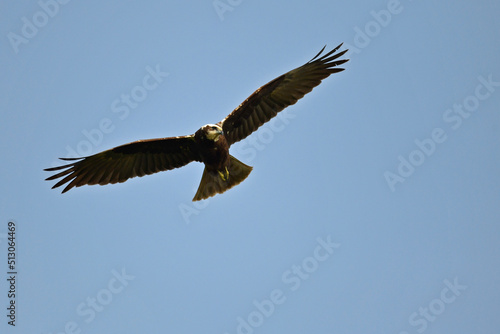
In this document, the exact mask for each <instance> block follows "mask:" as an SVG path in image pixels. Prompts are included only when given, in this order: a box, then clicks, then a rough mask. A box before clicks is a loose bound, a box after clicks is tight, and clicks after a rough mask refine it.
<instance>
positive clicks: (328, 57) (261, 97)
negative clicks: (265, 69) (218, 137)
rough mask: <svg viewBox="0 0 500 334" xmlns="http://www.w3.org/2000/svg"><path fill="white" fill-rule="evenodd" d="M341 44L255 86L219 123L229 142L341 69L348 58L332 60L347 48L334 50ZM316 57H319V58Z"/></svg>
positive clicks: (244, 134) (232, 141)
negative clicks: (260, 85)
mask: <svg viewBox="0 0 500 334" xmlns="http://www.w3.org/2000/svg"><path fill="white" fill-rule="evenodd" d="M341 46H342V44H340V45H339V46H337V47H336V48H335V49H333V50H332V51H330V52H328V53H327V54H325V55H323V56H321V57H320V55H321V53H323V50H324V49H325V47H323V49H321V51H320V52H319V53H318V54H317V55H316V56H315V57H314V58H313V59H311V60H310V61H309V62H307V63H306V64H304V65H303V66H300V67H298V68H296V69H294V70H291V71H290V72H288V73H285V74H283V75H281V76H279V77H278V78H276V79H274V80H272V81H271V82H269V83H267V84H265V85H264V86H262V87H260V88H259V89H257V90H256V91H255V92H254V93H253V94H252V95H250V97H249V98H247V99H246V100H245V101H244V102H243V103H242V104H240V105H239V106H238V107H237V108H236V109H234V111H233V112H232V113H231V114H229V115H228V116H227V117H226V118H225V119H224V120H223V121H221V122H219V123H218V124H219V125H221V126H222V129H223V130H224V136H225V137H226V140H227V142H228V144H229V145H231V144H233V143H236V142H238V141H240V140H242V139H244V138H246V137H247V136H249V135H250V134H251V133H252V132H254V131H255V130H257V129H258V128H259V127H260V126H261V125H262V124H264V123H266V122H267V121H269V120H270V119H271V118H273V117H274V116H276V115H277V113H278V112H280V111H281V110H283V109H285V108H286V107H288V106H289V105H292V104H294V103H295V102H297V101H298V100H299V99H301V98H302V97H303V96H304V95H306V94H307V93H309V92H310V91H311V90H312V89H313V88H314V87H316V86H317V85H319V84H320V83H321V80H323V79H325V78H326V77H328V76H329V75H330V74H332V73H336V72H340V71H343V70H344V69H343V68H338V67H337V66H338V65H341V64H343V63H345V62H347V61H348V59H341V60H335V59H337V58H339V57H340V56H342V55H343V54H345V53H346V52H347V50H345V51H342V52H339V53H335V52H336V51H337V50H338V49H339V48H340V47H341ZM318 57H319V58H318Z"/></svg>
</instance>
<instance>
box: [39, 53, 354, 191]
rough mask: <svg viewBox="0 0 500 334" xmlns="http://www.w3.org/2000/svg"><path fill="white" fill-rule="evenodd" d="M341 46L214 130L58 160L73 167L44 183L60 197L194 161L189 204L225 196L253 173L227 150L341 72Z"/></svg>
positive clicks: (264, 91) (271, 86)
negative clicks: (198, 175)
mask: <svg viewBox="0 0 500 334" xmlns="http://www.w3.org/2000/svg"><path fill="white" fill-rule="evenodd" d="M341 45H342V44H341ZM341 45H339V46H338V47H337V48H335V49H334V50H332V51H330V52H328V53H327V54H325V55H323V56H322V57H320V58H318V57H319V56H320V54H321V53H322V52H323V50H324V48H323V50H321V51H320V52H319V53H318V54H317V55H316V56H315V57H314V58H313V59H311V60H310V61H309V62H307V63H306V64H305V65H303V66H300V67H298V68H296V69H294V70H292V71H290V72H288V73H285V74H283V75H281V76H279V77H278V78H276V79H274V80H272V81H270V82H269V83H267V84H266V85H264V86H262V87H260V88H259V89H257V90H256V91H255V92H254V93H253V94H252V95H250V97H249V98H247V99H246V100H245V101H244V102H243V103H242V104H240V105H239V106H238V107H237V108H236V109H235V110H234V111H233V112H232V113H230V114H229V115H228V116H227V117H226V118H225V119H224V120H222V121H221V122H219V123H217V124H207V125H204V126H203V127H201V128H200V129H199V130H198V131H196V132H195V133H194V134H192V135H188V136H179V137H168V138H160V139H149V140H139V141H135V142H132V143H129V144H125V145H122V146H118V147H115V148H113V149H110V150H107V151H104V152H101V153H97V154H95V155H92V156H88V157H84V158H62V160H67V161H72V162H71V163H70V164H67V165H64V166H59V167H52V168H47V169H45V170H47V171H59V172H58V173H57V174H55V175H53V176H51V177H49V178H47V180H54V179H58V178H61V177H63V178H62V179H61V180H60V181H59V182H57V183H56V184H55V185H54V187H53V188H56V187H59V186H61V185H63V184H65V183H68V185H67V186H66V187H65V188H64V190H63V193H64V192H66V191H68V190H69V189H71V188H73V187H79V186H82V185H86V184H88V185H93V184H100V185H105V184H110V183H118V182H125V181H126V180H128V179H129V178H132V177H135V176H144V175H147V174H153V173H156V172H160V171H164V170H170V169H174V168H178V167H182V166H184V165H186V164H188V163H190V162H192V161H198V162H202V163H204V164H205V169H204V171H203V175H202V179H201V182H200V186H199V187H198V191H197V192H196V195H195V197H194V198H193V201H198V200H202V199H206V198H208V197H211V196H214V195H215V194H218V193H223V192H225V191H226V190H228V189H230V188H232V187H233V186H235V185H237V184H239V183H240V182H242V181H243V180H244V179H245V178H246V177H247V176H248V175H249V174H250V172H251V171H252V167H250V166H247V165H245V164H244V163H242V162H240V161H238V160H237V159H236V158H234V157H233V156H231V155H230V154H229V148H230V146H231V145H232V144H234V143H235V142H238V141H240V140H242V139H244V138H246V137H247V136H249V135H250V134H251V133H252V132H254V131H255V130H257V129H258V128H259V127H260V126H261V125H262V124H264V123H265V122H267V121H269V120H270V119H271V118H273V117H274V116H276V115H277V113H278V112H279V111H281V110H283V109H284V108H286V107H287V106H289V105H292V104H294V103H295V102H297V100H299V99H300V98H302V97H303V96H304V95H305V94H307V93H308V92H310V91H311V90H312V89H313V88H314V87H315V86H317V85H319V84H320V83H321V80H323V79H324V78H326V77H328V76H329V75H330V74H332V73H335V72H340V71H343V69H342V68H338V67H336V66H338V65H340V64H343V63H345V62H347V61H348V60H347V59H343V60H335V59H337V58H339V57H340V56H342V55H343V54H344V53H345V52H347V50H345V51H342V52H339V53H337V54H335V51H337V50H338V49H339V48H340V46H341Z"/></svg>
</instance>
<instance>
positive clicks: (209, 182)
mask: <svg viewBox="0 0 500 334" xmlns="http://www.w3.org/2000/svg"><path fill="white" fill-rule="evenodd" d="M229 157H230V163H229V166H228V167H227V173H218V172H210V171H208V170H207V168H206V167H205V169H204V170H203V176H202V177H201V182H200V186H199V187H198V191H197V192H196V195H194V198H193V202H194V201H200V200H202V199H207V198H209V197H212V196H214V195H216V194H222V193H223V192H225V191H226V190H228V189H230V188H232V187H234V186H235V185H237V184H239V183H241V182H242V181H243V180H244V179H246V178H247V176H248V175H249V174H250V172H251V171H252V167H250V166H247V165H245V164H244V163H243V162H241V161H239V160H238V159H236V158H235V157H233V156H232V155H230V156H229ZM224 174H225V175H224Z"/></svg>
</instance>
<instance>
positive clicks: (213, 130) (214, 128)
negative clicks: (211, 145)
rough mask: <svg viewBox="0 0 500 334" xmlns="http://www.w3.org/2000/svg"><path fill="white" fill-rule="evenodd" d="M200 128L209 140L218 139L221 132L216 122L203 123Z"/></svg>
mask: <svg viewBox="0 0 500 334" xmlns="http://www.w3.org/2000/svg"><path fill="white" fill-rule="evenodd" d="M201 130H202V131H203V132H204V133H205V137H207V139H208V140H211V141H217V140H219V137H220V135H221V134H223V131H222V128H221V127H220V126H218V125H216V124H207V125H204V126H202V127H201Z"/></svg>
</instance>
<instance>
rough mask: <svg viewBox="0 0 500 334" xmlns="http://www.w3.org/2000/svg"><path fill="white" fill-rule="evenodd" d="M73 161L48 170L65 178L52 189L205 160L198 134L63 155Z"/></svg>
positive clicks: (125, 177)
mask: <svg viewBox="0 0 500 334" xmlns="http://www.w3.org/2000/svg"><path fill="white" fill-rule="evenodd" d="M61 160H67V161H73V162H72V163H70V164H68V165H64V166H60V167H53V168H47V169H45V170H46V171H49V172H52V171H59V170H63V171H62V172H59V173H57V174H55V175H52V176H51V177H49V178H47V179H46V180H54V179H58V178H61V177H64V178H63V179H62V180H60V181H59V182H57V183H56V184H55V185H54V186H53V187H52V189H54V188H57V187H59V186H62V185H63V184H65V183H68V185H67V186H66V188H64V190H63V191H62V192H63V193H65V192H66V191H68V190H70V189H71V188H73V187H80V186H83V185H86V184H89V185H91V184H100V185H105V184H109V183H117V182H125V181H126V180H128V179H130V178H132V177H136V176H144V175H147V174H153V173H157V172H161V171H165V170H169V169H174V168H178V167H182V166H184V165H187V164H188V163H190V162H192V161H201V156H200V153H199V151H198V147H197V145H196V143H195V141H194V135H190V136H182V137H170V138H161V139H150V140H138V141H135V142H132V143H129V144H125V145H122V146H118V147H115V148H112V149H110V150H107V151H104V152H101V153H97V154H95V155H91V156H88V157H84V158H61Z"/></svg>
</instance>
